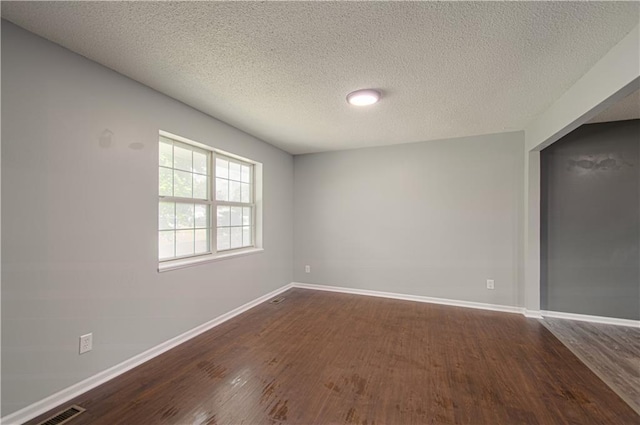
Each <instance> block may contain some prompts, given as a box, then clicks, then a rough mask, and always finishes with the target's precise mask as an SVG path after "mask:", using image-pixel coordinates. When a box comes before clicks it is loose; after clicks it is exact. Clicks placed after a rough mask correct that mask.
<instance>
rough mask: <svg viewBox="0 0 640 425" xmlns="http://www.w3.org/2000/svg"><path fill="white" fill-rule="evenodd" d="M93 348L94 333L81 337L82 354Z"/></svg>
mask: <svg viewBox="0 0 640 425" xmlns="http://www.w3.org/2000/svg"><path fill="white" fill-rule="evenodd" d="M92 349H93V334H86V335H82V336H81V337H80V354H84V353H86V352H87V351H91V350H92Z"/></svg>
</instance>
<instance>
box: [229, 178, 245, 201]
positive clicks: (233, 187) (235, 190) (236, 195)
mask: <svg viewBox="0 0 640 425" xmlns="http://www.w3.org/2000/svg"><path fill="white" fill-rule="evenodd" d="M241 199H242V198H241V197H240V183H239V182H234V181H232V180H231V181H229V201H231V202H240V200H241Z"/></svg>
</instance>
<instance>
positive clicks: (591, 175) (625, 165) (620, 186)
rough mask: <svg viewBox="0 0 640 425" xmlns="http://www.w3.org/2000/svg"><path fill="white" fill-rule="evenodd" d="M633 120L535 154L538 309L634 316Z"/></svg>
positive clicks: (639, 177)
mask: <svg viewBox="0 0 640 425" xmlns="http://www.w3.org/2000/svg"><path fill="white" fill-rule="evenodd" d="M639 152H640V120H631V121H620V122H612V123H603V124H589V125H584V126H582V127H579V128H578V129H576V130H575V131H573V132H572V133H570V134H568V135H567V136H565V137H563V138H562V139H560V140H559V141H557V142H556V143H554V144H553V145H551V146H550V147H548V148H546V149H544V150H543V151H542V152H541V158H542V161H541V171H542V173H541V182H542V184H541V189H542V194H541V226H542V227H541V260H542V261H541V287H540V289H541V294H540V295H541V306H542V309H545V310H552V311H560V312H568V313H580V314H591V315H596V316H607V317H617V318H622V319H636V320H637V319H640V260H639V255H640V161H639V158H638V156H639Z"/></svg>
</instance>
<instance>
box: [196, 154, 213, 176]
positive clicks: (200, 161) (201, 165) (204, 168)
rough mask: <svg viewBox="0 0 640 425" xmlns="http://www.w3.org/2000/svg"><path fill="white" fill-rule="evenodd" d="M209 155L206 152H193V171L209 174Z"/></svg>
mask: <svg viewBox="0 0 640 425" xmlns="http://www.w3.org/2000/svg"><path fill="white" fill-rule="evenodd" d="M207 159H208V155H207V154H206V153H205V152H198V151H193V171H194V172H195V173H200V174H209V164H208V160H207Z"/></svg>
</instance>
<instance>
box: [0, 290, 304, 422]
mask: <svg viewBox="0 0 640 425" xmlns="http://www.w3.org/2000/svg"><path fill="white" fill-rule="evenodd" d="M291 287H293V285H292V284H287V285H284V286H282V287H280V288H278V289H276V290H274V291H271V292H269V293H268V294H265V295H263V296H261V297H258V298H256V299H254V300H252V301H249V302H248V303H246V304H243V305H241V306H240V307H237V308H235V309H233V310H231V311H229V312H227V313H225V314H222V315H220V316H218V317H216V318H215V319H212V320H210V321H208V322H206V323H203V324H202V325H200V326H197V327H195V328H193V329H191V330H188V331H186V332H184V333H182V334H180V335H178V336H176V337H174V338H171V339H170V340H168V341H165V342H163V343H161V344H158V345H156V346H155V347H152V348H150V349H148V350H146V351H144V352H142V353H140V354H138V355H136V356H133V357H131V358H129V359H127V360H125V361H123V362H122V363H119V364H117V365H115V366H112V367H110V368H109V369H106V370H104V371H102V372H99V373H97V374H95V375H93V376H91V377H89V378H87V379H85V380H83V381H80V382H78V383H77V384H74V385H72V386H70V387H67V388H65V389H63V390H61V391H58V392H57V393H55V394H52V395H50V396H49V397H46V398H44V399H42V400H40V401H37V402H35V403H33V404H30V405H29V406H26V407H24V408H22V409H20V410H18V411H16V412H14V413H11V414H9V415H7V416H5V417H3V418H0V424H5V425H13V424H16V425H17V424H22V423H24V422H27V421H29V420H31V419H33V418H35V417H37V416H39V415H41V414H43V413H45V412H47V411H49V410H51V409H53V408H55V407H57V406H59V405H61V404H63V403H66V402H67V401H69V400H71V399H73V398H75V397H77V396H79V395H80V394H83V393H85V392H87V391H89V390H91V389H93V388H95V387H97V386H98V385H101V384H104V383H105V382H107V381H110V380H112V379H113V378H115V377H117V376H120V375H122V374H123V373H125V372H127V371H129V370H131V369H133V368H134V367H136V366H139V365H141V364H142V363H145V362H147V361H149V360H151V359H153V358H154V357H157V356H159V355H160V354H162V353H164V352H166V351H169V350H170V349H172V348H174V347H176V346H178V345H180V344H182V343H183V342H185V341H188V340H190V339H191V338H194V337H196V336H198V335H200V334H201V333H203V332H206V331H208V330H210V329H212V328H214V327H216V326H218V325H220V324H222V323H224V322H226V321H227V320H229V319H232V318H233V317H235V316H237V315H239V314H241V313H244V312H245V311H247V310H249V309H250V308H252V307H255V306H256V305H258V304H261V303H263V302H265V301H267V300H268V299H270V298H273V297H274V296H276V295H278V294H280V293H282V292H284V291H286V290H287V289H289V288H291Z"/></svg>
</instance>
